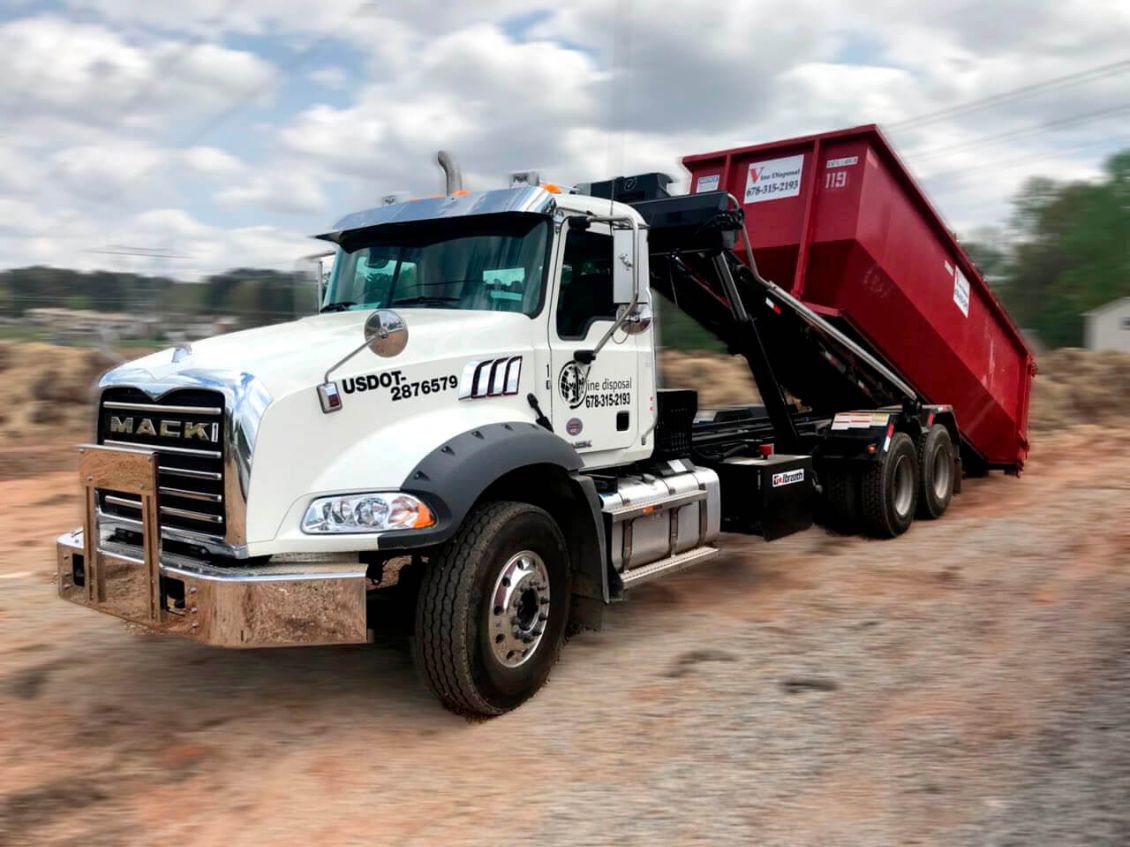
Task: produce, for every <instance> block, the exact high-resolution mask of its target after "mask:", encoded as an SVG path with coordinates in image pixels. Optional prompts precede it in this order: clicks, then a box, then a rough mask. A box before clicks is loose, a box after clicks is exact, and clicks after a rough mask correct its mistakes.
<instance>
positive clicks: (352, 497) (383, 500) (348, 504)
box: [302, 491, 436, 535]
mask: <svg viewBox="0 0 1130 847" xmlns="http://www.w3.org/2000/svg"><path fill="white" fill-rule="evenodd" d="M435 522H436V518H435V515H433V514H432V511H431V509H429V508H428V507H427V506H426V505H425V504H424V503H423V502H421V501H420V500H418V499H417V498H415V497H413V496H412V495H411V494H400V493H398V492H395V491H393V492H384V493H382V492H377V491H373V492H365V493H363V494H337V495H334V496H332V497H319V498H317V499H316V500H315V501H314V502H313V503H311V504H310V508H308V509H307V510H306V516H305V517H304V518H303V519H302V531H303V532H305V533H309V534H312V535H321V534H324V533H335V532H382V531H384V530H388V529H423V528H425V527H429V526H433V525H434V524H435Z"/></svg>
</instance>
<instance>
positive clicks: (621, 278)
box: [612, 229, 637, 305]
mask: <svg viewBox="0 0 1130 847" xmlns="http://www.w3.org/2000/svg"><path fill="white" fill-rule="evenodd" d="M636 290H637V289H636V243H635V238H634V233H633V231H632V230H630V229H614V230H612V299H613V301H614V302H615V303H616V304H617V305H622V304H624V303H631V302H632V296H633V295H634V294H635V293H636Z"/></svg>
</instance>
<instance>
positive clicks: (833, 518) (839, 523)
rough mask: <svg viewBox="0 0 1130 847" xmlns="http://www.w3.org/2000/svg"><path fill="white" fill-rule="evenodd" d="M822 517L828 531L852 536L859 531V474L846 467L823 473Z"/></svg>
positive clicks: (830, 469) (827, 470) (829, 469)
mask: <svg viewBox="0 0 1130 847" xmlns="http://www.w3.org/2000/svg"><path fill="white" fill-rule="evenodd" d="M823 481H824V517H825V523H826V525H827V527H828V529H830V530H832V531H833V532H842V533H844V534H852V533H855V532H858V531H859V473H858V472H857V471H856V470H855V469H853V468H848V467H838V468H828V469H826V470H825V471H824V480H823Z"/></svg>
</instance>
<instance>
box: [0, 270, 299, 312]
mask: <svg viewBox="0 0 1130 847" xmlns="http://www.w3.org/2000/svg"><path fill="white" fill-rule="evenodd" d="M314 298H315V294H314V283H313V282H312V281H311V280H309V279H307V277H305V276H304V275H302V274H297V273H282V272H279V271H273V270H264V269H262V268H237V269H233V270H230V271H225V272H224V273H220V274H214V275H212V276H210V277H208V278H207V279H205V280H203V281H202V282H199V283H185V282H177V281H175V280H172V279H169V278H167V277H162V276H145V275H142V274H136V273H116V272H113V271H91V272H82V271H76V270H71V269H69V268H53V267H42V266H37V267H29V268H15V269H12V270H6V271H0V315H2V316H4V317H7V318H21V317H24V316H25V315H26V314H27V312H28V310H30V309H37V308H45V307H56V308H58V307H62V308H69V309H92V310H95V311H100V312H122V313H127V314H135V315H138V316H146V315H157V316H160V317H168V316H173V315H175V316H178V317H180V318H183V319H189V320H191V319H192V318H194V317H200V316H206V315H207V316H216V315H231V316H234V317H237V318H239V320H240V323H241V324H243V325H244V326H261V325H263V324H269V323H278V322H279V321H282V320H286V319H287V318H290V317H294V316H296V315H300V314H309V313H310V312H311V311H312V310H313V306H314Z"/></svg>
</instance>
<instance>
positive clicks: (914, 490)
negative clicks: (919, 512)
mask: <svg viewBox="0 0 1130 847" xmlns="http://www.w3.org/2000/svg"><path fill="white" fill-rule="evenodd" d="M917 504H918V451H916V450H915V449H914V442H913V441H911V440H910V436H909V435H907V434H906V433H905V432H896V433H895V434H894V436H893V437H892V438H891V444H890V447H889V449H888V450H887V453H886V455H885V456H884V457H883V458H882V460H881V461H878V462H875V463H873V464H870V465H868V466H867V468H866V469H865V470H864V471H863V478H862V479H861V481H860V510H861V512H862V516H863V525H864V527H865V528H866V530H867V532H868V534H870V535H873V536H875V537H876V538H894V537H895V536H896V535H902V534H903V533H904V532H906V531H907V530H908V529H909V528H910V524H911V521H913V520H914V511H915V508H916V506H917Z"/></svg>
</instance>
